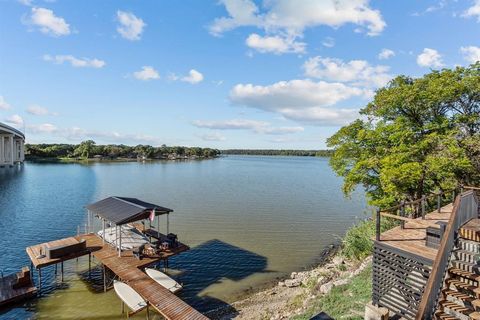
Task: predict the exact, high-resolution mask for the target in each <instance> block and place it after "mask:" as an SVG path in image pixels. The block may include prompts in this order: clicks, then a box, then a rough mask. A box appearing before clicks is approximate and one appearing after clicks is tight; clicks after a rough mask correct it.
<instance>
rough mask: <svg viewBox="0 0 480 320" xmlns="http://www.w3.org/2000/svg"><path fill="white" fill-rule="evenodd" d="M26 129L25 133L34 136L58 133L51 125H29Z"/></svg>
mask: <svg viewBox="0 0 480 320" xmlns="http://www.w3.org/2000/svg"><path fill="white" fill-rule="evenodd" d="M26 129H27V131H29V132H31V133H35V134H39V133H54V132H57V131H58V128H57V127H56V126H54V125H53V124H51V123H42V124H30V125H28V126H27V128H26Z"/></svg>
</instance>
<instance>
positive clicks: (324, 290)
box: [319, 282, 333, 294]
mask: <svg viewBox="0 0 480 320" xmlns="http://www.w3.org/2000/svg"><path fill="white" fill-rule="evenodd" d="M332 288H333V282H327V283H325V284H322V285H321V286H320V289H319V291H320V293H322V294H325V293H328V292H330V290H332Z"/></svg>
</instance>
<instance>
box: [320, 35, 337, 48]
mask: <svg viewBox="0 0 480 320" xmlns="http://www.w3.org/2000/svg"><path fill="white" fill-rule="evenodd" d="M322 45H323V46H324V47H327V48H333V47H335V39H333V38H332V37H326V38H325V39H324V40H323V41H322Z"/></svg>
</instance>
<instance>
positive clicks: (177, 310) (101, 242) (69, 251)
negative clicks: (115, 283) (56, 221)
mask: <svg viewBox="0 0 480 320" xmlns="http://www.w3.org/2000/svg"><path fill="white" fill-rule="evenodd" d="M86 208H87V210H88V215H87V226H88V229H87V228H86V231H85V233H83V234H78V235H77V236H74V237H68V238H65V239H60V240H54V241H51V242H47V243H41V244H37V245H34V246H31V247H28V248H26V251H27V254H28V256H29V258H30V260H31V263H32V269H33V268H35V269H37V271H38V278H39V279H38V282H39V289H40V290H41V283H42V279H41V270H42V268H45V267H47V266H51V265H55V271H57V264H60V265H61V274H62V281H63V263H64V261H67V260H71V259H74V258H78V257H81V256H85V255H88V259H89V271H90V268H91V259H92V256H93V257H94V258H95V259H96V260H98V261H99V262H100V263H101V264H102V268H103V287H104V291H107V276H106V272H107V270H110V271H111V272H113V273H114V274H115V275H116V277H118V278H119V279H120V280H121V281H123V282H124V283H126V284H128V285H129V286H130V287H131V288H132V289H133V290H135V291H136V292H137V293H138V294H139V295H140V296H141V297H142V298H143V299H144V300H145V301H147V303H148V305H149V306H151V307H152V308H153V309H155V310H156V311H157V312H158V313H159V314H161V315H162V316H163V317H164V318H165V319H168V320H204V319H208V318H207V317H205V316H204V315H202V314H201V313H200V312H198V311H197V310H195V309H194V308H192V307H191V306H190V305H188V304H187V303H186V302H184V301H183V300H182V299H180V298H178V297H177V296H176V295H175V294H173V293H171V292H170V290H168V289H166V288H164V287H163V286H161V285H160V284H158V283H157V282H156V281H154V280H153V279H151V278H150V277H149V276H148V275H147V274H146V273H145V272H144V269H145V268H146V267H149V266H152V265H155V264H157V265H158V264H160V263H161V262H163V265H164V266H165V267H167V266H168V259H169V258H170V257H172V256H175V255H177V254H180V253H182V252H184V251H187V250H189V249H190V248H189V247H188V246H187V245H185V244H183V243H181V242H179V241H178V240H177V235H175V234H172V233H169V231H168V230H169V222H168V221H169V220H168V215H169V214H170V213H171V212H173V210H172V209H168V208H165V207H162V206H159V205H156V204H153V203H148V202H145V201H142V200H139V199H136V198H126V197H109V198H106V199H103V200H101V201H98V202H96V203H93V204H90V205H88V206H86ZM160 215H166V216H167V224H166V229H167V235H164V234H162V233H160V232H159V230H160V219H159V216H160ZM94 218H98V219H100V222H101V224H102V229H101V230H100V231H98V232H96V231H95V230H94V229H93V219H94ZM155 218H156V219H157V227H156V228H155V227H153V226H152V221H153V220H154V219H155ZM147 225H148V226H147ZM87 226H86V227H87ZM122 235H123V236H122ZM122 238H123V239H122ZM122 240H123V241H122ZM153 240H155V241H153ZM146 245H148V246H149V247H148V250H146V247H145V246H146Z"/></svg>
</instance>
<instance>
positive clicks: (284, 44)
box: [245, 33, 306, 54]
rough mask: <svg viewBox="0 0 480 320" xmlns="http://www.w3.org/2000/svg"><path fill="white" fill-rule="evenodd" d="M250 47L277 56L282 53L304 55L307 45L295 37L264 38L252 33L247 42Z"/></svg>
mask: <svg viewBox="0 0 480 320" xmlns="http://www.w3.org/2000/svg"><path fill="white" fill-rule="evenodd" d="M245 43H246V44H247V46H248V47H250V48H252V49H255V50H257V51H259V52H262V53H266V52H271V53H275V54H281V53H287V52H291V53H304V52H305V46H306V44H305V43H304V42H297V41H295V37H282V36H278V35H276V36H265V37H262V36H260V35H258V34H256V33H252V34H251V35H249V36H248V38H247V40H246V41H245Z"/></svg>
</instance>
